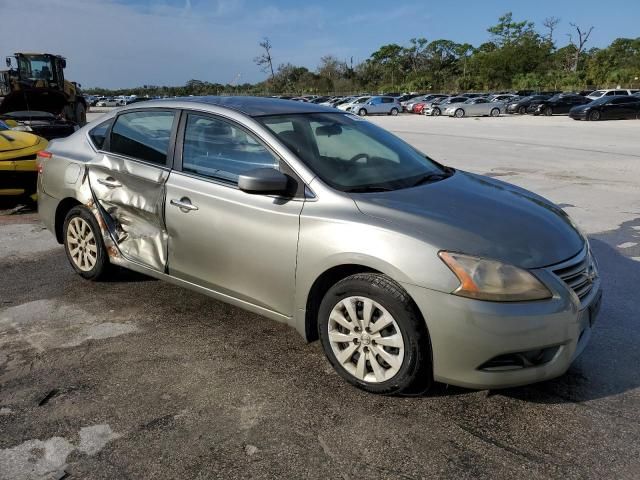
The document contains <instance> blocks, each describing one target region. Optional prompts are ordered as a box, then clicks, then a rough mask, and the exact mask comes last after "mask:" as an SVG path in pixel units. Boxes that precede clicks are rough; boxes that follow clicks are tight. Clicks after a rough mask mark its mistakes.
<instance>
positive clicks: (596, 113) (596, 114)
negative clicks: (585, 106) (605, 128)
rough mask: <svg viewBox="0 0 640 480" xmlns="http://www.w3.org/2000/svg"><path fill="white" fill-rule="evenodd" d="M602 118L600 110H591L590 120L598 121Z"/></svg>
mask: <svg viewBox="0 0 640 480" xmlns="http://www.w3.org/2000/svg"><path fill="white" fill-rule="evenodd" d="M600 118H601V115H600V112H599V111H598V110H593V111H591V112H589V120H591V121H592V122H597V121H598V120H600Z"/></svg>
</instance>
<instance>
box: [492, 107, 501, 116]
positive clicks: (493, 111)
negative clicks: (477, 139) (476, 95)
mask: <svg viewBox="0 0 640 480" xmlns="http://www.w3.org/2000/svg"><path fill="white" fill-rule="evenodd" d="M490 115H491V116H492V117H499V116H500V109H499V108H494V109H492V110H491V114H490Z"/></svg>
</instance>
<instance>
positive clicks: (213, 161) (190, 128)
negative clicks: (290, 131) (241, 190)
mask: <svg viewBox="0 0 640 480" xmlns="http://www.w3.org/2000/svg"><path fill="white" fill-rule="evenodd" d="M284 133H286V132H284ZM284 133H283V134H284ZM279 164H280V161H279V159H278V157H276V156H275V155H274V154H273V153H271V151H270V150H268V149H267V148H266V147H265V146H264V145H263V144H262V143H261V142H260V141H259V140H258V139H257V138H256V137H254V136H253V135H251V134H249V133H248V132H246V131H245V130H243V129H241V128H240V127H238V126H236V125H235V124H232V123H229V122H227V121H225V120H221V119H217V118H214V117H209V116H202V115H194V114H191V115H189V116H188V117H187V125H186V128H185V132H184V148H183V152H182V171H184V172H189V173H195V174H197V175H203V176H205V177H210V178H216V179H219V180H224V181H228V182H232V183H237V181H238V176H239V175H241V174H243V173H245V172H248V171H250V170H254V169H256V168H278V166H279Z"/></svg>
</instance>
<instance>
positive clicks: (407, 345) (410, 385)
mask: <svg viewBox="0 0 640 480" xmlns="http://www.w3.org/2000/svg"><path fill="white" fill-rule="evenodd" d="M318 315H319V321H318V329H319V335H320V340H321V342H322V346H323V349H324V352H325V354H326V356H327V359H328V360H329V362H330V363H331V365H332V366H333V368H334V369H335V370H336V371H337V372H338V373H339V374H340V376H342V377H343V378H344V379H345V380H347V381H348V382H349V383H351V384H353V385H355V386H357V387H359V388H361V389H363V390H366V391H368V392H371V393H379V394H397V393H405V394H408V393H411V394H414V393H422V392H424V391H426V390H427V389H428V388H429V386H430V385H431V382H432V364H431V351H430V343H429V335H428V333H427V329H426V325H425V323H424V320H423V319H422V318H421V317H420V314H419V313H418V311H417V308H416V306H415V304H414V303H413V301H412V300H411V298H410V297H409V296H408V294H407V293H406V292H405V291H404V290H403V289H402V287H400V286H399V285H398V284H397V283H395V282H394V281H393V280H391V279H389V278H388V277H386V276H384V275H381V274H374V273H363V274H356V275H352V276H350V277H347V278H345V279H343V280H341V281H340V282H338V283H337V284H335V285H334V286H333V287H332V288H331V289H329V291H328V292H327V294H326V295H325V297H324V299H323V300H322V303H321V305H320V309H319V313H318Z"/></svg>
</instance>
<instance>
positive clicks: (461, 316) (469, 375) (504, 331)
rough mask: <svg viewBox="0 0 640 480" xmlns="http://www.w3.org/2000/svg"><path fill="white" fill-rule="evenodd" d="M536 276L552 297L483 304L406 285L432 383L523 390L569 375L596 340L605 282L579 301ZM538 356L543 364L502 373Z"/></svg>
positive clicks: (557, 283)
mask: <svg viewBox="0 0 640 480" xmlns="http://www.w3.org/2000/svg"><path fill="white" fill-rule="evenodd" d="M537 274H538V273H537ZM539 277H541V279H542V280H543V281H544V282H545V283H546V284H547V285H551V286H552V287H553V288H552V291H554V292H556V293H554V296H553V298H551V299H549V300H542V301H537V302H517V303H499V302H486V301H478V300H473V299H468V298H463V297H458V296H456V295H452V294H447V293H442V292H437V291H434V290H429V289H425V288H422V287H417V286H414V285H404V288H405V289H406V290H407V291H408V293H409V294H410V295H411V296H412V298H413V299H414V301H415V302H416V304H417V305H418V308H419V309H420V311H421V313H422V315H423V317H424V319H425V321H426V324H427V328H428V330H429V335H430V338H431V347H432V355H433V374H434V379H435V380H436V381H439V382H443V383H448V384H451V385H457V386H461V387H467V388H478V389H487V388H507V387H514V386H519V385H526V384H530V383H535V382H540V381H543V380H549V379H551V378H555V377H558V376H560V375H562V374H564V373H565V372H566V371H567V369H568V368H569V366H570V365H571V362H572V361H573V360H574V359H575V358H576V357H577V356H578V355H579V354H580V353H581V352H582V350H583V349H584V347H585V346H586V344H587V343H588V341H589V338H590V336H591V329H592V326H593V324H594V322H595V320H596V317H597V315H598V312H599V308H600V301H601V296H602V293H601V286H600V279H599V278H597V279H596V280H595V281H594V283H593V287H592V289H591V291H590V293H589V295H588V296H586V297H585V298H583V299H582V301H580V300H579V299H578V297H577V296H576V295H575V294H574V293H573V292H572V291H571V290H570V289H569V288H568V287H567V286H566V285H565V284H564V283H563V282H562V281H561V280H560V279H559V278H557V277H555V276H554V275H553V274H552V273H550V272H547V271H543V272H539ZM543 277H544V278H543ZM538 352H540V355H539V357H536V358H539V360H538V361H537V362H532V363H531V364H529V365H524V366H521V367H518V366H512V367H509V366H502V367H501V366H500V362H501V360H502V359H508V358H511V357H514V358H516V357H519V356H521V354H523V353H524V354H525V355H538ZM492 362H493V363H492Z"/></svg>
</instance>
